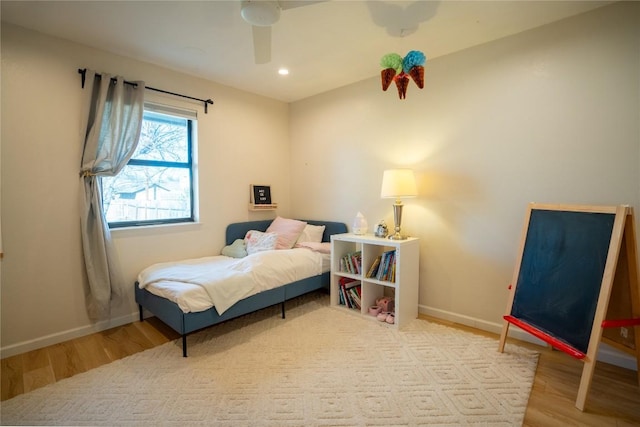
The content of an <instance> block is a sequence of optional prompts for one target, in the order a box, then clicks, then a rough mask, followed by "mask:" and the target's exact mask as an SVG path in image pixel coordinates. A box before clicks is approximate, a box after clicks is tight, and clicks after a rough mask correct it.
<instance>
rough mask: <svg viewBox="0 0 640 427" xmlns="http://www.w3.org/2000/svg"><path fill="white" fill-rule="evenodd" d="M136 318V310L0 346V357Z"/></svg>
mask: <svg viewBox="0 0 640 427" xmlns="http://www.w3.org/2000/svg"><path fill="white" fill-rule="evenodd" d="M138 319H139V315H138V313H137V312H136V313H131V314H129V315H125V316H121V317H117V318H114V319H109V320H104V321H101V322H98V323H94V324H92V325H87V326H81V327H79V328H74V329H69V330H68V331H64V332H58V333H55V334H51V335H47V336H44V337H41V338H37V339H34V340H29V341H23V342H20V343H17V344H13V345H9V346H6V347H2V348H0V358H2V359H4V358H5V357H10V356H15V355H16V354H22V353H26V352H28V351H31V350H37V349H39V348H43V347H47V346H50V345H54V344H59V343H61V342H65V341H69V340H71V339H74V338H79V337H83V336H85V335H90V334H93V333H96V332H100V331H105V330H107V329H111V328H115V327H116V326H122V325H126V324H128V323H132V322H135V321H137V320H138Z"/></svg>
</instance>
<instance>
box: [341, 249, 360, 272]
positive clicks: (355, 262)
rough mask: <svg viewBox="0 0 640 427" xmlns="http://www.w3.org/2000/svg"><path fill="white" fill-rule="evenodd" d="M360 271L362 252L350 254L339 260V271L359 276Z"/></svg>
mask: <svg viewBox="0 0 640 427" xmlns="http://www.w3.org/2000/svg"><path fill="white" fill-rule="evenodd" d="M361 269H362V252H361V251H356V252H350V253H348V254H346V255H345V256H343V257H342V258H340V271H343V272H346V273H351V274H360V270H361Z"/></svg>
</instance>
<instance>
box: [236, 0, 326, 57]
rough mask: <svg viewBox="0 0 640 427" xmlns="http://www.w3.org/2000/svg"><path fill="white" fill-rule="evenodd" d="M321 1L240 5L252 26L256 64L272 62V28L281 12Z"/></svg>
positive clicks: (255, 0)
mask: <svg viewBox="0 0 640 427" xmlns="http://www.w3.org/2000/svg"><path fill="white" fill-rule="evenodd" d="M320 1H325V0H316V1H314V0H307V1H305V0H297V1H295V0H278V1H275V0H274V1H269V0H243V1H242V2H241V4H240V15H241V16H242V19H244V20H245V21H246V22H248V23H249V24H251V30H252V32H253V55H254V58H255V63H256V64H266V63H268V62H270V61H271V26H272V25H273V24H275V23H276V22H278V20H279V19H280V11H282V10H287V9H293V8H296V7H301V6H308V5H311V4H314V3H320Z"/></svg>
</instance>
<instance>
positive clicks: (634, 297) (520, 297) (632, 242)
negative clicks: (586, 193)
mask: <svg viewBox="0 0 640 427" xmlns="http://www.w3.org/2000/svg"><path fill="white" fill-rule="evenodd" d="M504 320H505V322H504V325H503V328H502V334H501V336H500V345H499V349H498V350H499V351H500V352H503V351H504V345H505V341H506V338H507V334H508V330H509V325H511V324H513V325H516V326H518V327H519V328H521V329H523V330H524V331H526V332H528V333H530V334H532V335H534V336H535V337H537V338H539V339H541V340H543V341H545V342H546V343H547V344H549V345H551V346H552V347H554V348H556V349H558V350H561V351H564V352H565V353H567V354H569V355H571V356H572V357H575V358H576V359H580V360H582V361H583V362H584V367H583V370H582V377H581V380H580V387H579V389H578V395H577V399H576V407H577V408H578V409H580V410H581V411H582V410H584V406H585V403H586V399H587V394H588V392H589V388H590V386H591V380H592V377H593V372H594V369H595V362H596V357H597V353H598V347H599V344H600V342H606V343H607V344H609V345H611V346H613V347H615V348H617V349H619V350H622V351H625V352H627V353H630V354H632V355H634V356H635V358H636V363H637V366H638V375H639V377H638V378H639V381H640V278H639V276H638V260H637V244H636V233H635V218H634V214H633V208H631V207H629V206H623V205H620V206H573V205H547V204H536V203H531V204H530V205H529V207H528V210H527V214H526V217H525V224H524V227H523V230H522V238H521V244H520V257H519V259H518V260H517V262H516V266H515V270H514V274H513V281H512V286H511V292H510V294H509V302H508V304H507V312H506V315H505V316H504Z"/></svg>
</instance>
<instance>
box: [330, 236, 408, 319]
mask: <svg viewBox="0 0 640 427" xmlns="http://www.w3.org/2000/svg"><path fill="white" fill-rule="evenodd" d="M390 250H395V251H396V252H395V263H396V273H395V281H394V282H390V281H381V280H377V279H374V278H367V277H366V275H367V272H368V271H369V268H370V267H371V265H372V264H373V262H374V261H375V259H376V258H377V257H378V256H380V255H382V253H384V252H386V251H390ZM357 251H360V252H361V256H362V268H361V272H360V274H353V273H348V272H346V271H341V269H340V259H341V258H343V257H344V256H346V255H347V254H349V253H353V252H357ZM419 256H420V246H419V240H418V239H417V238H415V237H409V238H407V239H406V240H390V239H385V238H382V237H375V236H374V235H356V234H352V233H346V234H334V235H333V236H331V305H332V306H337V307H344V310H349V311H351V312H356V313H358V310H357V309H352V308H348V307H346V306H344V305H342V304H340V283H339V281H340V278H342V277H348V278H351V279H355V280H358V281H360V284H361V293H362V303H361V307H360V310H359V313H360V314H361V315H363V316H366V317H369V318H371V319H375V320H376V321H377V319H376V318H375V317H373V316H371V315H369V307H371V306H373V305H375V302H376V299H378V298H381V297H383V296H393V297H394V300H395V323H394V326H396V327H398V328H401V327H402V326H403V325H405V324H407V323H408V322H410V321H411V320H412V319H415V318H417V317H418V271H419Z"/></svg>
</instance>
